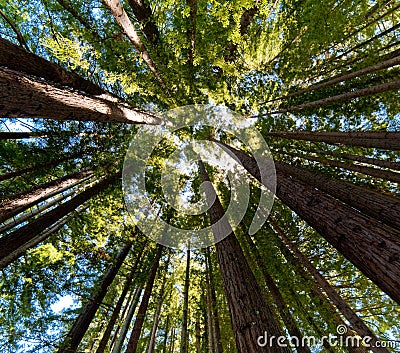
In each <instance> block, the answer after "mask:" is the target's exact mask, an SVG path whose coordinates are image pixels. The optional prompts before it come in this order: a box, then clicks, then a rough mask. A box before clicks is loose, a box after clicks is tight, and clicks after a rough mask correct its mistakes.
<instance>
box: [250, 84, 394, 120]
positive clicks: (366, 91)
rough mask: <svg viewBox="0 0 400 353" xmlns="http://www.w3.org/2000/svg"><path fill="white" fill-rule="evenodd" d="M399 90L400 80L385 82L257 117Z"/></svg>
mask: <svg viewBox="0 0 400 353" xmlns="http://www.w3.org/2000/svg"><path fill="white" fill-rule="evenodd" d="M399 88H400V80H395V81H391V82H385V83H381V84H379V85H376V86H372V87H367V88H362V89H359V90H357V91H352V92H347V93H343V94H338V95H336V96H331V97H327V98H323V99H319V100H316V101H312V102H307V103H303V104H300V105H295V106H292V107H288V108H283V109H279V110H275V111H271V112H268V113H264V114H260V115H257V116H255V117H263V116H268V115H272V114H283V113H289V112H294V111H298V110H302V109H307V108H315V107H321V106H323V105H326V104H331V103H337V102H343V101H346V100H350V99H353V98H360V97H365V96H371V95H374V94H379V93H384V92H387V91H393V90H397V89H399Z"/></svg>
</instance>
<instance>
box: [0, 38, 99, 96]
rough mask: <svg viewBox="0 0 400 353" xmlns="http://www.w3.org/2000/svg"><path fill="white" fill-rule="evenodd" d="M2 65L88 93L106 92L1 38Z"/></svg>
mask: <svg viewBox="0 0 400 353" xmlns="http://www.w3.org/2000/svg"><path fill="white" fill-rule="evenodd" d="M0 66H3V67H8V68H9V69H11V70H15V71H19V72H24V73H26V74H28V75H33V76H36V77H40V78H44V79H45V80H48V81H49V82H54V83H58V84H61V85H63V86H68V87H71V88H74V89H76V90H79V91H84V92H86V93H88V94H93V95H101V94H106V91H104V90H103V89H102V88H100V87H99V86H97V85H95V84H94V83H92V82H90V81H88V80H86V79H84V78H82V77H81V76H79V75H78V74H76V73H73V72H70V71H67V70H65V69H64V68H62V67H61V66H59V65H57V64H55V63H52V62H50V61H48V60H46V59H44V58H41V57H40V56H38V55H35V54H33V53H30V52H28V51H26V50H25V49H23V48H21V47H19V46H17V45H15V44H13V43H11V42H9V41H8V40H5V39H3V38H0Z"/></svg>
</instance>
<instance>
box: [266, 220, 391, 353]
mask: <svg viewBox="0 0 400 353" xmlns="http://www.w3.org/2000/svg"><path fill="white" fill-rule="evenodd" d="M269 223H270V224H271V225H272V228H273V230H274V231H275V234H276V235H277V236H278V238H279V240H280V241H281V242H282V244H283V245H284V246H285V247H286V248H287V249H288V250H289V252H290V254H292V255H293V256H294V257H295V258H296V260H297V263H298V264H301V266H303V267H304V268H306V269H307V270H308V271H309V273H310V274H311V275H312V276H313V278H314V279H315V281H316V283H317V284H318V286H319V287H320V288H321V289H322V290H323V291H324V292H325V293H326V294H327V296H328V298H329V299H330V300H331V301H332V303H333V304H334V305H335V306H336V307H337V308H338V309H339V311H340V312H341V313H342V314H343V316H344V317H345V318H346V319H347V320H348V321H349V322H350V324H351V327H352V329H353V330H355V331H356V332H357V333H358V334H359V335H360V336H361V337H365V336H370V337H371V338H372V339H371V344H372V345H374V344H375V343H376V341H377V340H378V339H377V337H376V336H375V334H374V333H373V332H372V331H371V330H370V328H369V327H368V326H367V325H366V324H365V322H364V321H363V320H362V319H361V318H359V317H358V316H357V314H356V313H355V312H354V310H353V309H351V308H350V306H349V305H348V304H347V303H346V302H345V301H344V300H343V299H342V298H341V296H340V295H339V293H338V292H337V291H336V290H335V289H334V288H333V287H332V286H331V285H330V284H329V282H328V281H327V280H326V279H325V277H324V276H322V275H321V274H320V272H319V271H318V270H317V269H316V268H315V267H314V265H313V264H312V263H311V262H310V260H308V259H307V257H306V256H305V255H303V253H302V252H301V251H300V250H299V249H298V248H297V247H296V246H295V245H294V244H293V243H292V242H291V240H290V239H289V237H288V236H287V235H286V234H285V233H284V232H283V231H282V229H281V228H280V227H279V226H278V224H277V222H276V221H275V220H274V219H272V218H270V220H269ZM372 351H373V352H375V353H388V350H387V349H386V348H383V347H376V348H373V349H372Z"/></svg>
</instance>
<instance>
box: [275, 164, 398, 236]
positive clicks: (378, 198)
mask: <svg viewBox="0 0 400 353" xmlns="http://www.w3.org/2000/svg"><path fill="white" fill-rule="evenodd" d="M275 168H276V170H278V171H279V172H281V173H285V174H288V175H293V176H294V177H296V178H297V179H299V180H301V181H303V182H304V183H308V184H309V185H311V186H313V187H316V188H318V189H319V190H321V191H323V192H326V193H328V194H329V195H332V196H334V197H335V198H337V199H339V200H340V201H342V202H345V203H347V204H348V205H349V206H351V207H353V208H355V209H358V210H360V211H361V212H363V213H364V214H366V215H368V216H371V217H374V218H375V219H377V220H378V221H381V222H382V223H385V224H387V225H389V226H391V227H394V228H398V229H400V217H399V215H400V199H399V198H398V197H396V196H390V195H387V194H383V193H380V192H378V191H375V190H371V189H367V188H365V187H362V186H358V185H355V184H352V183H349V182H346V181H343V180H338V179H334V178H331V177H328V176H326V175H323V174H319V173H316V172H312V171H310V170H308V169H306V168H300V167H296V166H292V165H290V164H287V163H283V162H279V161H275Z"/></svg>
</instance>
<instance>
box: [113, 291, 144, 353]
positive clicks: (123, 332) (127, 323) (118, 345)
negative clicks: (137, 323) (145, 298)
mask: <svg viewBox="0 0 400 353" xmlns="http://www.w3.org/2000/svg"><path fill="white" fill-rule="evenodd" d="M141 293H142V289H141V288H139V287H138V288H136V290H135V293H134V295H133V300H132V302H131V305H130V306H129V309H128V314H127V315H126V318H125V321H124V324H123V326H122V328H121V332H120V333H119V335H118V339H117V341H116V343H115V345H114V347H113V348H112V353H121V352H122V346H123V343H124V340H125V337H126V334H127V333H128V330H129V326H130V324H131V321H132V318H133V315H134V313H135V310H136V307H137V305H138V303H139V299H140V295H141Z"/></svg>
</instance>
